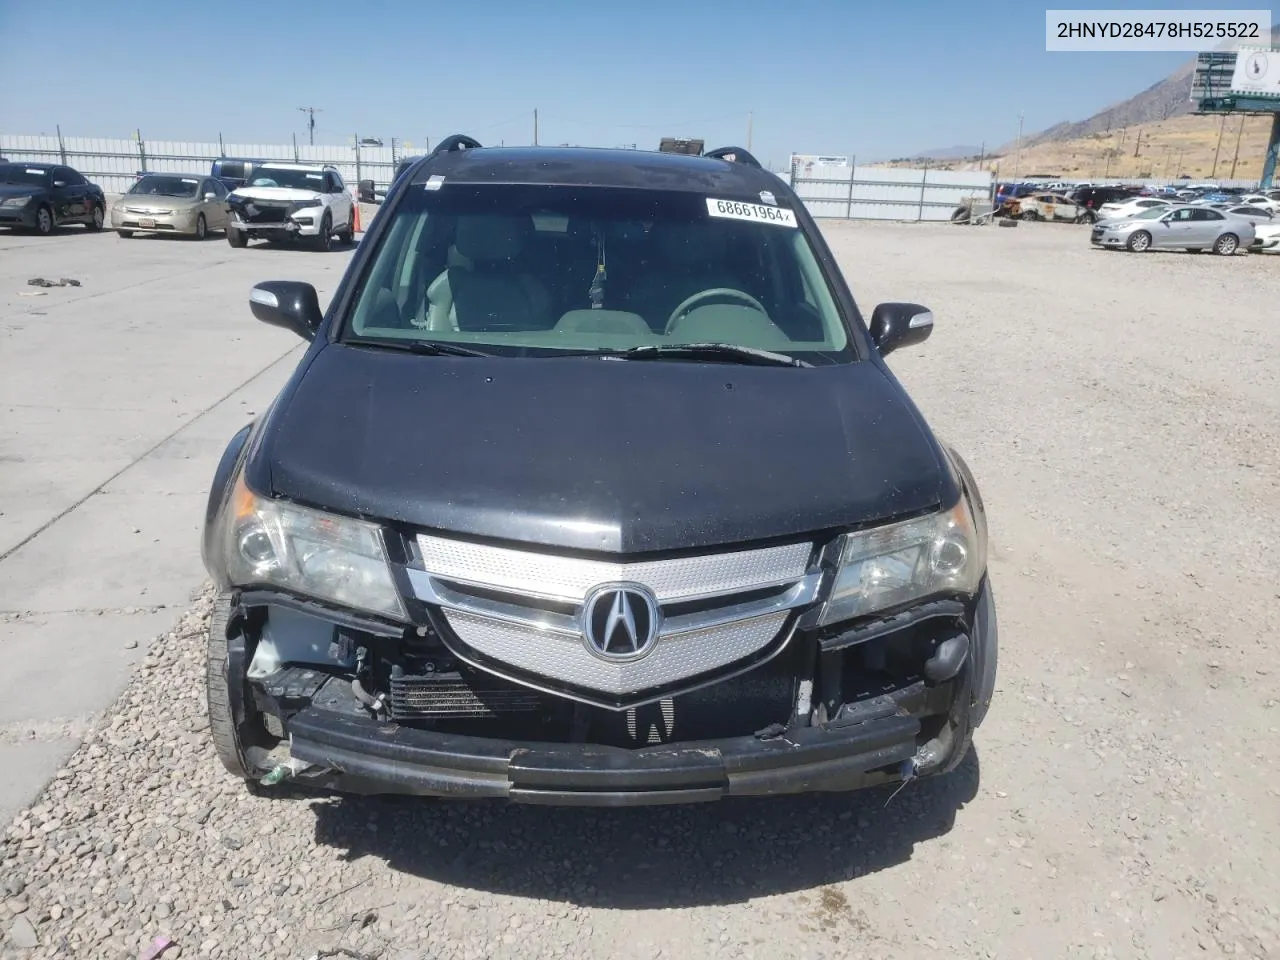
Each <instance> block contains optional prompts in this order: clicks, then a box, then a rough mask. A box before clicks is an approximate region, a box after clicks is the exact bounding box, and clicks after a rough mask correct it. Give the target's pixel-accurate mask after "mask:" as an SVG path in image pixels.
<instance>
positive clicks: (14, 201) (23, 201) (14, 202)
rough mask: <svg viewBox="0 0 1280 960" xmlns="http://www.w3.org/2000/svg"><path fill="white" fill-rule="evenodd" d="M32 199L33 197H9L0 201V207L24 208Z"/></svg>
mask: <svg viewBox="0 0 1280 960" xmlns="http://www.w3.org/2000/svg"><path fill="white" fill-rule="evenodd" d="M34 199H35V196H34V195H28V196H25V197H9V198H8V199H7V200H0V207H25V206H26V205H27V204H28V203H30V202H31V201H32V200H34Z"/></svg>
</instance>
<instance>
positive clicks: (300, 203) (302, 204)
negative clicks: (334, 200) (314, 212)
mask: <svg viewBox="0 0 1280 960" xmlns="http://www.w3.org/2000/svg"><path fill="white" fill-rule="evenodd" d="M293 206H294V209H297V210H305V209H306V208H307V207H323V206H324V201H323V200H319V199H315V200H295V201H294V204H293Z"/></svg>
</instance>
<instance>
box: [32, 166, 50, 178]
mask: <svg viewBox="0 0 1280 960" xmlns="http://www.w3.org/2000/svg"><path fill="white" fill-rule="evenodd" d="M48 172H49V171H47V170H32V169H31V168H30V167H28V168H27V173H32V174H35V175H36V176H37V177H41V176H44V175H45V174H46V173H48Z"/></svg>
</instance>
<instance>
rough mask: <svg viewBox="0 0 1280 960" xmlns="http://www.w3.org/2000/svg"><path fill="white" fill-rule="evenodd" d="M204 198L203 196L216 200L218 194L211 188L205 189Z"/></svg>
mask: <svg viewBox="0 0 1280 960" xmlns="http://www.w3.org/2000/svg"><path fill="white" fill-rule="evenodd" d="M204 198H205V199H206V200H217V199H218V195H217V194H216V193H214V192H213V191H212V190H206V191H205V194H204Z"/></svg>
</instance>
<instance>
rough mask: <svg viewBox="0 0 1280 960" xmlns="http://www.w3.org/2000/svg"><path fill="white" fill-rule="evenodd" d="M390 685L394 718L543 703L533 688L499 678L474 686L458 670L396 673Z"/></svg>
mask: <svg viewBox="0 0 1280 960" xmlns="http://www.w3.org/2000/svg"><path fill="white" fill-rule="evenodd" d="M390 687H391V701H390V704H389V709H390V711H391V717H392V719H394V720H437V719H446V718H449V717H496V716H499V715H501V714H505V713H525V712H530V711H535V710H537V709H538V708H539V707H540V706H541V704H542V698H541V696H540V695H539V694H538V693H536V692H535V691H533V690H526V689H524V688H522V687H516V686H507V685H500V684H499V683H498V682H494V683H491V684H489V685H480V686H475V685H472V684H471V683H469V682H468V681H467V680H466V679H465V678H464V677H463V676H462V675H461V674H459V673H434V674H425V675H421V676H409V675H404V676H394V677H392V678H391V683H390Z"/></svg>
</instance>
